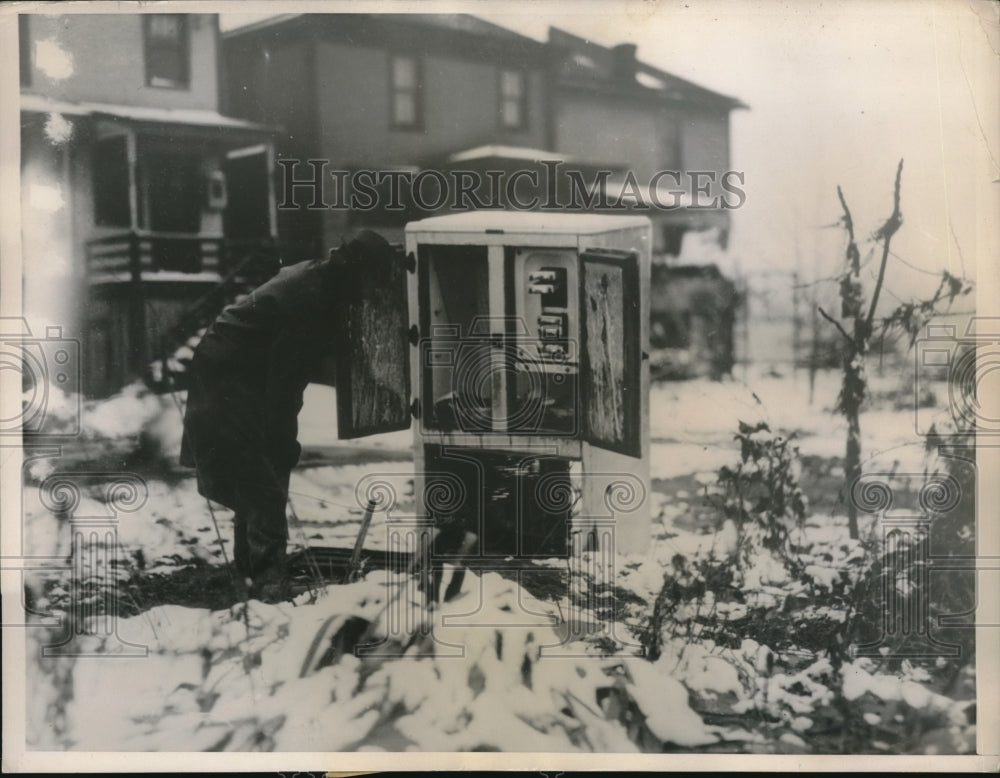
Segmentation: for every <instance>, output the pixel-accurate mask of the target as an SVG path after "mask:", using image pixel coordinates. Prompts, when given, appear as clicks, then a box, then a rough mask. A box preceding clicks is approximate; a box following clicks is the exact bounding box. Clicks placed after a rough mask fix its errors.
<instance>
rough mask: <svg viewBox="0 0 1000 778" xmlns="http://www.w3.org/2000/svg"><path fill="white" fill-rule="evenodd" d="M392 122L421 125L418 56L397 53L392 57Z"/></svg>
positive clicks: (398, 125)
mask: <svg viewBox="0 0 1000 778" xmlns="http://www.w3.org/2000/svg"><path fill="white" fill-rule="evenodd" d="M391 67H392V72H391V77H392V83H391V91H392V95H391V98H392V124H393V126H394V127H419V126H420V125H421V120H422V116H421V112H422V110H421V109H422V106H421V104H420V60H418V59H417V58H416V57H410V56H403V55H397V56H394V57H393V58H392V64H391Z"/></svg>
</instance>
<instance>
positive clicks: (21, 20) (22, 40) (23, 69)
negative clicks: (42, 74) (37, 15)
mask: <svg viewBox="0 0 1000 778" xmlns="http://www.w3.org/2000/svg"><path fill="white" fill-rule="evenodd" d="M17 44H18V46H17V56H18V63H19V66H20V79H21V84H20V85H21V86H31V76H32V72H31V71H32V65H33V64H34V57H33V56H32V51H31V49H32V46H31V20H30V17H29V16H28V15H27V14H23V13H19V14H18V15H17Z"/></svg>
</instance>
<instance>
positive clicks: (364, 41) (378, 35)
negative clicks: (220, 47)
mask: <svg viewBox="0 0 1000 778" xmlns="http://www.w3.org/2000/svg"><path fill="white" fill-rule="evenodd" d="M415 27H417V28H421V29H420V30H418V31H415V30H414V28H415ZM308 37H312V38H313V39H316V38H318V39H321V40H324V41H340V42H343V43H347V44H353V45H357V46H383V47H384V46H388V47H391V48H399V49H404V48H406V47H409V48H411V49H415V50H420V51H432V50H434V49H439V50H444V51H447V52H448V53H450V54H451V55H452V56H463V57H467V58H471V59H482V58H487V57H497V56H499V57H501V58H507V59H510V58H521V62H522V64H529V63H531V62H534V63H536V64H538V65H541V64H542V63H544V61H545V60H544V57H545V54H546V45H545V44H544V43H542V42H540V41H537V40H535V39H534V38H529V37H528V36H526V35H521V34H520V33H518V32H515V31H513V30H508V29H507V28H505V27H501V26H500V25H497V24H493V23H492V22H488V21H486V20H485V19H480V18H479V17H476V16H472V15H470V14H420V13H414V14H405V13H404V14H396V13H337V14H315V13H312V14H279V15H276V16H272V17H268V18H266V19H261V20H259V21H256V22H252V23H250V24H247V25H244V26H241V27H235V28H233V29H231V30H227V31H226V32H224V33H223V38H224V40H225V42H226V43H227V44H228V45H239V44H240V43H241V42H253V43H256V42H257V41H260V40H265V41H268V42H270V41H275V40H290V39H293V38H299V39H301V38H308Z"/></svg>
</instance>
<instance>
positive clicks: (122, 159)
mask: <svg viewBox="0 0 1000 778" xmlns="http://www.w3.org/2000/svg"><path fill="white" fill-rule="evenodd" d="M92 179H93V182H94V223H95V224H97V225H98V226H100V227H129V226H131V224H132V211H131V207H130V205H129V161H128V138H127V137H126V136H124V135H114V136H112V137H109V138H104V139H102V140H99V141H98V142H97V143H96V144H95V145H94V156H93V174H92Z"/></svg>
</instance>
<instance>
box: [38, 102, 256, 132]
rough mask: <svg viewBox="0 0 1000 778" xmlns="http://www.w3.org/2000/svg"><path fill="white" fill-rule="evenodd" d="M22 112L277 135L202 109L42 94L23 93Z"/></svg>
mask: <svg viewBox="0 0 1000 778" xmlns="http://www.w3.org/2000/svg"><path fill="white" fill-rule="evenodd" d="M21 110H22V111H32V112H37V113H59V114H67V115H70V116H101V115H106V116H116V117H119V118H121V119H129V120H131V121H136V122H160V123H167V124H188V125H194V126H199V127H218V128H220V129H227V130H255V131H257V132H274V131H275V128H274V127H269V126H268V125H265V124H257V123H255V122H248V121H245V120H243V119H234V118H233V117H231V116H223V115H222V114H221V113H219V112H218V111H211V110H206V109H202V108H153V107H150V106H144V105H117V104H113V103H75V102H70V101H67V100H53V99H51V98H48V97H43V96H42V95H32V94H22V95H21Z"/></svg>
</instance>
